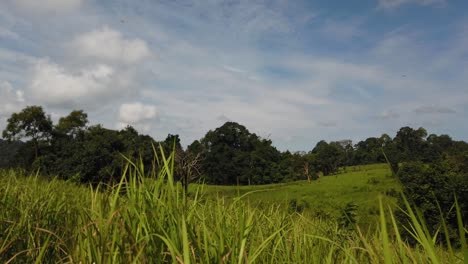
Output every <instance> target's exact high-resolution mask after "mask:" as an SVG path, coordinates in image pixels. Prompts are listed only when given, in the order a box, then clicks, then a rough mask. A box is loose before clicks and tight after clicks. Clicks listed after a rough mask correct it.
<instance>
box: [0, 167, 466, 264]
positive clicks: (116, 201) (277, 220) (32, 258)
mask: <svg viewBox="0 0 468 264" xmlns="http://www.w3.org/2000/svg"><path fill="white" fill-rule="evenodd" d="M166 164H170V162H167V163H166ZM368 168H369V170H368V171H367V172H369V174H367V172H366V173H362V172H360V173H361V174H359V173H358V172H352V173H348V174H342V175H338V176H337V178H334V177H336V176H332V177H328V178H322V179H321V180H320V181H319V182H314V183H311V184H309V183H304V182H303V183H295V184H284V185H275V186H260V187H242V188H239V193H246V192H249V191H251V190H254V189H256V188H258V189H259V190H269V189H273V190H271V191H270V192H271V194H273V193H274V194H275V195H267V191H265V192H256V193H250V194H248V195H247V196H245V197H243V198H239V197H237V198H236V197H234V196H233V195H234V194H233V192H236V191H237V190H236V189H235V188H233V187H211V186H210V187H207V188H206V194H203V191H201V187H206V186H199V187H200V188H198V189H197V190H198V191H195V190H192V194H191V195H190V197H189V198H188V199H185V198H184V195H183V192H182V188H181V187H180V186H179V185H176V184H173V180H172V170H171V168H170V167H169V165H166V167H165V169H164V170H163V171H162V172H161V174H160V175H158V177H157V179H156V180H154V179H148V178H142V177H140V176H139V175H140V174H139V171H141V168H139V169H137V168H132V167H129V168H127V169H126V170H125V171H124V176H125V177H123V179H127V180H125V181H122V182H121V183H120V184H119V185H118V186H114V187H112V188H106V189H104V188H103V187H102V186H101V187H100V188H98V189H92V188H90V187H86V186H77V185H75V184H73V183H71V182H64V181H61V180H56V179H43V178H41V177H37V176H34V175H32V176H28V175H24V174H22V173H18V172H14V171H3V172H2V171H0V180H1V181H2V184H1V185H0V262H1V263H185V264H188V263H239V264H240V263H430V262H431V263H463V258H462V255H461V253H458V252H455V253H454V252H452V251H451V249H449V250H447V249H444V248H441V247H439V246H437V245H435V244H434V243H432V240H431V237H430V235H429V234H426V233H425V232H424V231H423V227H422V226H421V220H418V219H417V217H415V216H413V217H412V219H413V222H412V226H413V227H415V230H416V232H415V237H416V240H417V241H418V242H419V245H418V246H417V247H412V246H410V245H408V244H407V243H405V242H404V241H401V240H400V239H399V236H398V229H395V228H396V223H395V222H394V219H393V214H392V213H391V211H389V210H387V209H386V208H387V207H386V205H384V204H383V203H378V202H377V203H378V204H379V212H380V218H379V221H380V222H379V224H377V228H376V229H375V230H373V231H369V232H362V231H361V230H360V229H359V228H357V229H354V228H353V229H341V228H340V227H339V225H338V223H337V221H336V220H333V219H323V218H319V217H313V216H310V215H307V214H297V213H291V212H289V211H288V210H284V209H282V208H280V207H278V206H276V205H275V202H272V201H275V199H277V200H278V201H279V200H280V199H281V197H280V196H285V197H286V199H289V198H290V197H292V196H293V195H298V196H297V197H303V195H305V194H307V193H309V192H313V191H314V190H315V191H316V192H321V194H322V195H324V196H325V195H328V196H327V197H328V199H331V198H333V199H335V198H336V200H334V201H336V203H339V201H345V200H347V199H348V198H347V197H351V196H352V193H353V192H352V190H353V188H352V187H351V191H349V192H348V191H347V190H348V189H349V188H346V187H345V186H346V184H345V182H348V183H349V184H353V185H351V186H355V185H356V186H358V189H359V188H363V189H362V191H363V192H364V190H365V189H366V188H364V187H366V186H367V184H368V183H367V181H368V179H371V178H372V177H373V176H375V177H377V178H381V179H382V181H384V180H385V181H386V180H388V181H389V182H391V179H388V178H386V177H385V173H380V174H379V173H378V171H379V170H384V169H382V168H380V167H379V166H377V167H376V168H375V169H371V167H368ZM372 173H375V174H372ZM378 175H380V176H378ZM155 176H156V175H152V177H153V178H155ZM345 176H346V177H349V179H348V178H346V177H345ZM339 182H341V184H338V183H339ZM358 183H359V184H358ZM376 185H377V186H378V185H379V184H376ZM313 186H316V187H313ZM271 187H274V188H271ZM329 188H330V189H329ZM376 188H377V187H376ZM378 188H383V186H380V187H378ZM222 189H224V190H223V191H222V192H221V191H220V190H222ZM370 189H372V188H370ZM216 193H218V194H219V193H223V194H224V195H227V194H228V196H227V198H226V199H225V198H220V199H213V197H215V195H216ZM340 193H341V194H342V195H343V197H340ZM367 193H368V195H369V196H371V200H372V203H371V204H372V206H373V202H374V201H375V197H374V194H377V193H378V192H376V191H372V192H367ZM356 194H359V195H356V196H355V197H360V198H359V199H357V200H356V203H360V204H361V205H362V207H364V205H365V204H366V199H364V198H365V195H364V194H363V193H360V192H356ZM262 197H263V198H262ZM309 197H310V199H316V200H319V201H317V202H316V203H314V204H313V205H314V206H315V205H320V199H321V198H320V194H318V195H317V196H309ZM245 198H248V199H247V200H246V199H245ZM254 198H255V199H254ZM260 199H265V203H263V204H262V205H261V206H256V205H257V204H258V201H256V203H253V201H254V200H260ZM304 199H305V198H304ZM249 200H250V201H249ZM311 206H312V205H311ZM409 212H410V214H411V211H409ZM392 234H393V235H392ZM395 234H396V236H395ZM465 246H466V245H465V244H464V245H463V247H465Z"/></svg>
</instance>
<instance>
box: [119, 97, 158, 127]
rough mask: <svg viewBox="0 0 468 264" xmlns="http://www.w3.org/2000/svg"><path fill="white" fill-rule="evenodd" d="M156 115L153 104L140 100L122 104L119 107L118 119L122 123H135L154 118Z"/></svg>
mask: <svg viewBox="0 0 468 264" xmlns="http://www.w3.org/2000/svg"><path fill="white" fill-rule="evenodd" d="M156 117H157V111H156V107H155V106H154V105H148V104H143V103H140V102H135V103H126V104H122V105H121V106H120V109H119V121H120V122H121V123H123V124H129V125H137V124H141V123H144V122H148V121H151V120H154V119H155V118H156Z"/></svg>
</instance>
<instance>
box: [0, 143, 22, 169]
mask: <svg viewBox="0 0 468 264" xmlns="http://www.w3.org/2000/svg"><path fill="white" fill-rule="evenodd" d="M23 144H24V143H23V142H21V141H13V142H8V141H6V140H3V139H0V168H6V167H8V166H9V165H10V164H11V162H12V161H13V159H14V158H15V155H16V153H18V150H19V149H20V148H21V146H22V145H23Z"/></svg>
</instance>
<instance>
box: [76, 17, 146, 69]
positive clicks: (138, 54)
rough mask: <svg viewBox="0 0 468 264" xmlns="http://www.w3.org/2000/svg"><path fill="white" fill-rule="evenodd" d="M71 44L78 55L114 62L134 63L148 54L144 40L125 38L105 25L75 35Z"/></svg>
mask: <svg viewBox="0 0 468 264" xmlns="http://www.w3.org/2000/svg"><path fill="white" fill-rule="evenodd" d="M71 46H72V49H73V50H74V51H76V52H77V53H78V55H79V56H85V57H91V58H96V59H103V60H109V61H114V62H124V63H136V62H138V61H140V60H142V59H144V58H146V57H148V56H149V55H150V51H149V49H148V46H147V45H146V42H145V41H143V40H141V39H138V38H136V39H125V38H124V37H123V35H122V33H120V32H119V31H116V30H114V29H111V28H109V27H107V26H105V27H103V28H100V29H96V30H93V31H90V32H87V33H84V34H82V35H79V36H77V37H76V38H75V40H74V41H73V43H72V45H71Z"/></svg>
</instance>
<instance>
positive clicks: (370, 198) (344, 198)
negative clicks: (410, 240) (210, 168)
mask: <svg viewBox="0 0 468 264" xmlns="http://www.w3.org/2000/svg"><path fill="white" fill-rule="evenodd" d="M400 189H401V188H400V186H399V184H398V182H397V180H396V178H394V177H392V176H391V173H390V170H389V168H388V165H387V164H375V165H364V166H353V167H349V168H347V170H346V172H344V171H341V172H340V173H339V174H336V175H332V176H323V177H321V178H320V179H319V180H316V181H311V182H310V183H309V182H307V181H297V182H290V183H283V184H268V185H256V186H214V185H207V186H205V191H206V194H207V195H208V196H212V197H218V196H220V197H221V196H222V197H226V198H234V197H238V196H242V195H246V196H245V198H243V199H245V200H247V201H249V202H250V203H255V204H257V203H260V204H276V205H280V206H282V207H285V208H289V207H291V201H293V200H295V201H296V204H297V205H298V206H300V207H304V208H299V209H300V210H301V209H304V211H305V212H306V213H310V214H312V215H315V216H330V217H338V216H339V215H340V214H341V212H342V209H343V208H344V206H345V205H346V204H347V203H348V202H351V203H353V204H355V205H357V215H358V219H359V222H360V223H361V224H371V223H374V222H375V220H377V218H378V213H379V210H378V208H379V202H378V197H379V195H382V198H383V201H384V203H385V204H388V205H390V206H392V207H393V206H394V205H395V202H396V198H395V197H396V196H397V195H398V191H399V190H400ZM293 203H294V202H293Z"/></svg>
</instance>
